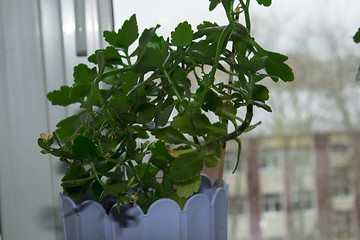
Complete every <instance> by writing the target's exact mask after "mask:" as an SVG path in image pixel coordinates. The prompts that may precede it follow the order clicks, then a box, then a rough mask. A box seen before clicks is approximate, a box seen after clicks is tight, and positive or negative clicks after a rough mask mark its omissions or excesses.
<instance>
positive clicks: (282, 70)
mask: <svg viewBox="0 0 360 240" xmlns="http://www.w3.org/2000/svg"><path fill="white" fill-rule="evenodd" d="M266 55H267V56H268V59H267V60H266V66H265V69H266V72H267V73H268V74H269V75H270V76H271V77H272V78H273V79H274V80H275V79H276V78H280V79H281V80H283V81H284V82H291V81H293V80H294V73H293V71H292V69H291V68H290V67H289V66H288V65H287V64H285V63H284V62H285V61H286V60H287V59H288V58H287V56H285V55H282V54H280V53H274V52H268V51H266Z"/></svg>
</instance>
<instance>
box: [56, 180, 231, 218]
mask: <svg viewBox="0 0 360 240" xmlns="http://www.w3.org/2000/svg"><path fill="white" fill-rule="evenodd" d="M217 182H218V180H216V181H215V182H214V184H211V180H210V179H209V177H208V176H206V175H204V174H202V175H201V186H200V190H199V192H198V193H196V194H194V195H193V196H191V197H190V198H189V199H188V200H187V202H186V203H185V206H184V209H183V210H181V208H180V206H179V205H178V204H177V202H175V201H174V200H172V199H169V198H162V199H159V200H156V201H155V202H154V203H153V204H151V206H150V207H149V209H148V213H147V214H144V212H143V211H142V209H141V208H140V207H139V206H138V205H136V206H134V207H132V208H133V210H136V211H139V212H141V213H142V215H143V216H147V215H148V214H149V213H150V212H152V211H153V210H152V209H156V207H157V206H158V205H159V204H160V205H161V204H171V205H176V206H177V207H178V210H179V212H186V211H187V209H188V208H189V206H191V205H190V204H191V202H194V201H198V200H200V201H205V204H206V203H208V204H209V205H210V207H213V206H214V204H215V199H216V197H217V196H218V195H219V194H221V192H225V194H226V198H228V192H229V187H228V185H229V184H228V183H225V188H224V187H221V188H216V189H215V187H216V186H217ZM59 198H60V203H61V204H60V206H61V208H62V205H63V202H68V203H69V204H70V205H71V206H72V208H73V209H74V210H75V211H76V212H79V211H81V210H82V209H84V208H86V207H87V206H88V205H92V206H94V207H97V208H99V209H101V211H103V213H104V214H105V215H112V214H111V213H112V212H113V211H114V209H116V208H117V207H116V205H114V206H113V207H112V208H111V209H110V211H109V214H108V213H107V212H106V210H105V208H104V207H103V206H102V205H101V204H100V203H99V202H97V201H95V200H85V201H84V202H82V203H81V204H79V205H78V204H76V203H75V202H74V201H73V200H72V199H71V198H69V197H67V196H65V195H64V194H63V193H60V194H59ZM201 199H203V200H201Z"/></svg>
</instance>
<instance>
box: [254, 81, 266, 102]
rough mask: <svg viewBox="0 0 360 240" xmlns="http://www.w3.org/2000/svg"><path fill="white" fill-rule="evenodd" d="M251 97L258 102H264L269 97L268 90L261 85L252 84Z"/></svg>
mask: <svg viewBox="0 0 360 240" xmlns="http://www.w3.org/2000/svg"><path fill="white" fill-rule="evenodd" d="M253 99H254V100H256V101H260V102H265V101H266V100H268V99H269V90H268V89H267V87H265V86H263V85H254V88H253Z"/></svg>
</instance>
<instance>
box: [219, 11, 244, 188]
mask: <svg viewBox="0 0 360 240" xmlns="http://www.w3.org/2000/svg"><path fill="white" fill-rule="evenodd" d="M239 12H240V8H238V7H237V8H236V10H235V13H236V14H235V18H234V21H235V22H239ZM234 55H235V46H234V43H233V46H232V51H231V60H232V62H234V57H235V56H234ZM233 72H234V69H233V68H232V67H231V66H230V73H233ZM232 83H233V75H232V74H230V75H229V80H228V86H231V85H232ZM228 94H229V95H230V94H231V88H229V89H228ZM228 122H229V121H227V120H226V121H225V124H226V128H227V127H228ZM234 126H235V128H236V122H235V123H234ZM225 154H226V142H224V143H223V145H222V149H221V158H220V167H219V176H218V179H219V180H218V188H220V187H222V186H223V175H224V166H225Z"/></svg>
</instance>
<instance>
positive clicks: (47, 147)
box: [38, 138, 50, 150]
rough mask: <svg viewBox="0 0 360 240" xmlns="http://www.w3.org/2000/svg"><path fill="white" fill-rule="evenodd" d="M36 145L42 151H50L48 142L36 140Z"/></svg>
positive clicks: (40, 139)
mask: <svg viewBox="0 0 360 240" xmlns="http://www.w3.org/2000/svg"><path fill="white" fill-rule="evenodd" d="M38 145H39V147H41V148H42V149H45V150H49V149H50V145H49V143H48V142H46V141H45V140H44V139H42V138H38Z"/></svg>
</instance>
